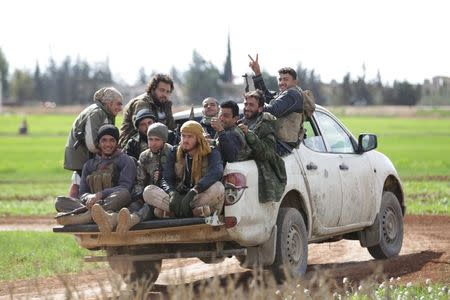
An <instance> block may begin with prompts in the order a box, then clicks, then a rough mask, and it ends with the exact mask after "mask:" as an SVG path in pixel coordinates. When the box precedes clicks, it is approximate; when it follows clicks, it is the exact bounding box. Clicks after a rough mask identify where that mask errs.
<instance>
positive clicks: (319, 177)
mask: <svg viewBox="0 0 450 300" xmlns="http://www.w3.org/2000/svg"><path fill="white" fill-rule="evenodd" d="M304 127H305V129H306V134H305V135H306V137H305V139H304V140H303V143H302V144H301V145H300V147H299V155H300V160H301V162H302V165H303V168H304V171H305V177H306V182H307V183H308V185H309V193H310V201H311V209H312V211H313V215H314V218H316V221H315V222H313V224H315V226H314V228H312V230H313V234H321V233H324V232H326V228H332V227H336V226H337V225H338V223H339V219H340V215H341V210H342V191H341V179H340V175H339V163H340V158H339V155H336V154H333V153H328V152H327V149H326V147H325V144H324V141H323V139H322V136H320V134H319V131H318V129H317V127H316V125H315V123H314V122H313V121H307V122H305V123H304ZM317 221H318V222H317Z"/></svg>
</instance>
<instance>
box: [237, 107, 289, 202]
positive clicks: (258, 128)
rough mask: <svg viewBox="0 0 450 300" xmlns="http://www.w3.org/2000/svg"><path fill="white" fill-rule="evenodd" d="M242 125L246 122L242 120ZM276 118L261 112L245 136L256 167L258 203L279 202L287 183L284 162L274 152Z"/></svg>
mask: <svg viewBox="0 0 450 300" xmlns="http://www.w3.org/2000/svg"><path fill="white" fill-rule="evenodd" d="M243 121H244V124H245V123H246V120H245V119H243ZM275 122H276V118H275V117H274V116H272V115H271V114H269V113H266V112H263V113H262V114H260V115H259V116H258V117H257V120H256V125H255V126H254V127H253V129H252V130H249V131H248V132H247V133H246V134H245V138H246V140H247V143H248V145H249V146H250V148H251V149H252V150H253V151H252V155H253V158H254V159H255V162H256V166H257V167H258V191H259V195H258V196H259V201H260V202H269V201H280V200H281V196H282V195H283V192H284V188H285V186H286V182H287V176H286V168H285V165H284V160H283V159H282V158H281V157H280V156H279V155H278V154H277V153H276V152H275V146H276V140H275V135H274V134H275Z"/></svg>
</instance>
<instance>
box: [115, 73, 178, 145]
mask: <svg viewBox="0 0 450 300" xmlns="http://www.w3.org/2000/svg"><path fill="white" fill-rule="evenodd" d="M173 89H174V87H173V81H172V79H171V78H170V77H169V76H168V75H165V74H156V75H155V76H153V78H152V80H151V81H150V83H149V85H148V88H147V92H146V93H144V94H142V95H139V96H138V97H136V98H134V99H132V100H130V102H128V103H127V105H126V106H125V109H124V113H123V121H122V125H121V127H120V138H119V146H120V147H122V148H123V147H125V145H126V143H127V141H128V140H129V139H130V138H131V137H132V136H133V135H134V134H135V133H136V132H137V130H136V128H135V127H134V121H135V119H136V114H137V113H138V112H139V111H140V110H141V109H145V108H146V109H148V110H150V112H151V113H152V114H153V115H154V116H155V117H156V121H157V122H160V123H163V124H165V125H166V126H167V127H168V128H169V129H170V130H174V129H175V128H176V124H175V120H174V119H173V115H172V102H171V101H170V100H169V96H170V94H171V93H172V92H173Z"/></svg>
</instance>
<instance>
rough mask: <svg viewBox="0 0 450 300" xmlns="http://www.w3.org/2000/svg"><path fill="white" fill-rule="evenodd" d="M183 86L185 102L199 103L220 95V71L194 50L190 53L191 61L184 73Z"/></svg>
mask: <svg viewBox="0 0 450 300" xmlns="http://www.w3.org/2000/svg"><path fill="white" fill-rule="evenodd" d="M185 82H186V83H185V88H186V96H187V98H188V99H187V103H189V104H200V103H201V101H202V100H203V99H204V98H206V97H208V96H213V97H220V96H221V95H222V90H221V88H220V85H219V82H220V72H219V70H218V69H217V67H216V66H214V65H213V64H212V63H211V62H207V61H206V60H205V59H203V57H202V56H201V55H200V54H199V53H198V52H197V51H196V50H194V51H193V53H192V63H191V64H190V65H189V69H188V70H187V71H186V73H185Z"/></svg>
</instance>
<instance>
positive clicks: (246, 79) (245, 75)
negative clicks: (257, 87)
mask: <svg viewBox="0 0 450 300" xmlns="http://www.w3.org/2000/svg"><path fill="white" fill-rule="evenodd" d="M242 77H244V79H245V92H246V93H248V92H249V91H250V87H249V86H248V74H247V73H245V74H244V75H242Z"/></svg>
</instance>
